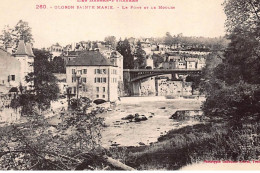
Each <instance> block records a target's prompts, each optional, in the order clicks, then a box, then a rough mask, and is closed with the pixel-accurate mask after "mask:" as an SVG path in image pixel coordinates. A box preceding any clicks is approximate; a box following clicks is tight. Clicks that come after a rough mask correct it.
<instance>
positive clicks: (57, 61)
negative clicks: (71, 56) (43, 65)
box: [50, 56, 66, 73]
mask: <svg viewBox="0 0 260 173" xmlns="http://www.w3.org/2000/svg"><path fill="white" fill-rule="evenodd" d="M50 64H51V66H52V72H53V73H66V68H65V62H64V60H63V59H62V58H61V57H57V56H55V57H54V59H53V60H52V61H51V63H50Z"/></svg>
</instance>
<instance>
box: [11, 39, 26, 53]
mask: <svg viewBox="0 0 260 173" xmlns="http://www.w3.org/2000/svg"><path fill="white" fill-rule="evenodd" d="M27 54H28V53H27V51H26V47H25V43H24V41H23V40H20V41H19V43H18V47H17V50H16V52H15V53H14V55H27Z"/></svg>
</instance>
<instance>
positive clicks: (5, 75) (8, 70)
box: [0, 47, 21, 93]
mask: <svg viewBox="0 0 260 173" xmlns="http://www.w3.org/2000/svg"><path fill="white" fill-rule="evenodd" d="M0 64H1V65H0V93H7V92H8V91H9V89H11V88H12V87H18V86H19V84H20V82H21V77H20V75H21V73H20V71H21V63H20V61H19V60H18V59H16V58H15V57H13V56H12V55H11V54H10V53H9V52H7V50H5V49H4V48H1V47H0Z"/></svg>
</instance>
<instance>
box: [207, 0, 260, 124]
mask: <svg viewBox="0 0 260 173" xmlns="http://www.w3.org/2000/svg"><path fill="white" fill-rule="evenodd" d="M257 2H258V1H254V0H245V1H244V0H243V1H242V0H236V1H235V0H226V1H225V3H224V7H225V13H226V14H227V21H226V27H227V31H228V38H229V39H230V43H229V45H228V48H227V50H226V51H225V53H224V59H223V63H220V64H219V65H217V66H216V67H215V68H214V69H212V72H211V78H210V79H208V82H206V83H207V88H208V89H207V99H206V102H205V103H204V105H203V110H204V112H205V113H206V114H207V115H209V116H218V117H222V118H227V119H228V120H229V122H231V123H232V126H235V127H241V124H242V123H243V122H245V120H248V119H249V120H250V119H253V120H254V121H255V120H257V121H259V120H260V118H259V117H260V114H259V112H260V104H259V103H260V102H259V101H260V77H259V73H260V63H259V62H260V59H259V58H260V54H259V50H260V49H259V48H260V40H259V39H260V37H259V36H260V31H259V26H260V20H259V12H260V6H259V2H258V3H257ZM204 83H205V82H204ZM205 86H206V85H205Z"/></svg>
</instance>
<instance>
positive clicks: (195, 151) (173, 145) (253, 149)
mask: <svg viewBox="0 0 260 173" xmlns="http://www.w3.org/2000/svg"><path fill="white" fill-rule="evenodd" d="M259 132H260V124H259V123H254V124H252V123H250V124H249V123H247V124H244V126H243V128H242V129H239V130H231V129H230V127H229V125H228V124H227V123H224V122H208V123H204V124H197V125H193V126H187V127H183V128H180V129H176V130H171V131H169V132H168V133H167V134H166V135H163V136H162V137H159V138H158V142H157V143H153V144H152V145H149V146H141V147H127V148H126V149H125V150H122V148H121V149H118V150H117V151H120V152H122V153H124V154H121V155H119V154H118V153H117V154H116V155H115V154H114V155H115V156H113V157H116V156H117V157H118V159H121V160H125V163H126V164H127V165H129V166H131V167H134V168H136V169H138V170H179V169H186V168H187V167H188V168H192V166H193V165H195V166H196V165H199V164H198V163H200V164H201V163H203V162H204V161H220V162H221V161H244V162H246V161H248V162H250V163H251V162H253V161H252V160H260V149H259V148H260V143H259V141H260V137H259V135H258V134H259ZM112 151H113V150H112ZM115 153H116V152H115ZM120 156H124V158H120ZM187 165H188V166H187ZM254 167H256V166H255V165H254ZM258 168H260V165H259V166H258ZM209 169H210V168H209Z"/></svg>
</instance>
